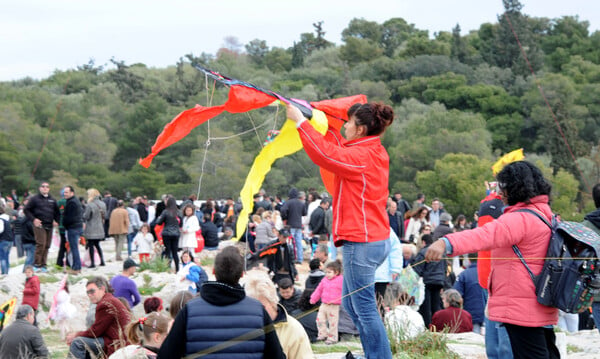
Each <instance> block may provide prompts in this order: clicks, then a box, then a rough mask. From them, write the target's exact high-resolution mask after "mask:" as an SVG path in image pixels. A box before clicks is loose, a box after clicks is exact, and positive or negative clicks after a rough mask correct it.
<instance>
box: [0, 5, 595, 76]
mask: <svg viewBox="0 0 600 359" xmlns="http://www.w3.org/2000/svg"><path fill="white" fill-rule="evenodd" d="M521 3H522V4H524V8H523V10H522V11H523V12H524V13H526V14H528V15H530V16H535V17H549V18H557V17H561V16H565V15H573V16H574V15H578V16H579V18H580V20H587V21H589V22H590V31H591V32H593V31H596V30H598V29H599V28H600V11H599V10H600V2H599V1H597V0H568V1H564V0H560V1H559V0H521ZM0 5H1V7H0V9H1V10H0V53H1V54H2V55H1V56H0V81H6V80H14V79H19V78H23V77H26V76H30V77H33V78H36V79H40V78H45V77H47V76H49V75H50V74H52V72H53V71H54V70H55V69H60V70H66V69H70V68H75V67H76V66H78V65H82V64H85V63H87V62H88V61H89V60H90V59H94V60H95V62H96V64H97V65H105V64H107V63H108V62H109V60H110V59H111V58H112V57H114V58H115V59H116V60H123V61H125V63H126V64H132V63H136V62H141V63H144V64H146V65H148V66H150V67H166V66H169V65H174V64H175V63H176V62H177V60H178V59H179V58H180V57H182V56H183V55H185V54H188V53H194V54H195V55H199V54H201V53H202V52H207V53H211V54H214V53H215V52H216V51H217V50H218V49H219V48H220V47H222V45H223V43H224V38H225V37H227V36H234V37H237V38H238V40H239V42H240V43H241V44H246V43H248V42H249V41H251V40H253V39H261V40H266V41H267V45H268V46H270V47H272V46H279V47H284V48H288V47H290V46H292V44H293V42H294V41H298V40H299V38H300V34H301V33H303V32H313V26H312V23H313V22H317V21H323V22H324V23H323V29H324V30H325V31H326V34H325V38H326V39H327V40H329V41H332V42H334V43H336V44H340V43H341V40H340V37H341V32H342V30H343V29H344V28H345V27H346V26H347V25H348V23H349V22H350V20H351V19H353V18H364V19H366V20H370V21H377V22H378V23H382V22H384V21H385V20H388V19H390V18H394V17H401V18H404V19H405V20H406V21H407V22H409V23H412V24H415V26H416V27H417V28H419V29H424V30H429V32H430V34H433V33H434V32H438V31H451V29H452V28H453V27H454V26H455V25H456V24H457V23H458V24H460V26H461V29H462V32H463V34H465V33H468V31H470V30H476V29H478V28H479V25H481V24H482V23H485V22H496V21H497V15H498V14H501V13H502V12H503V7H502V1H501V0H367V1H364V0H362V1H355V0H297V1H290V0H278V1H274V0H211V1H204V0H169V1H155V0H143V1H142V0H119V1H116V0H104V1H87V0H19V1H14V0H0Z"/></svg>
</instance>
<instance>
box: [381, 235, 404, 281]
mask: <svg viewBox="0 0 600 359" xmlns="http://www.w3.org/2000/svg"><path fill="white" fill-rule="evenodd" d="M388 241H390V244H391V249H390V254H389V255H388V257H387V258H386V259H385V260H384V261H383V263H381V264H380V265H379V267H377V270H375V282H376V283H390V282H391V281H392V273H396V274H400V272H402V267H403V264H404V257H402V243H400V240H399V239H398V236H396V233H394V231H390V239H388Z"/></svg>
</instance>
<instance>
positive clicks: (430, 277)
mask: <svg viewBox="0 0 600 359" xmlns="http://www.w3.org/2000/svg"><path fill="white" fill-rule="evenodd" d="M427 249H429V246H427V247H425V248H423V249H421V251H420V252H419V254H417V256H416V257H415V260H414V263H419V262H421V261H423V260H424V259H425V253H426V252H427ZM413 269H414V270H415V272H417V274H418V275H420V276H421V277H423V284H436V285H444V284H445V283H446V260H445V259H442V260H441V261H437V262H429V263H428V262H423V263H419V264H418V265H415V266H414V267H413Z"/></svg>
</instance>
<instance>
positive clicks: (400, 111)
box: [383, 100, 491, 183]
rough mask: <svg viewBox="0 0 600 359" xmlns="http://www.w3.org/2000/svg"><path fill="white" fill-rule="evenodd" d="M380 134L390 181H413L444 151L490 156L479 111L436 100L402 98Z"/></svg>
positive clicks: (481, 156) (488, 135)
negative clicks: (447, 105)
mask: <svg viewBox="0 0 600 359" xmlns="http://www.w3.org/2000/svg"><path fill="white" fill-rule="evenodd" d="M395 112H396V118H397V119H398V120H396V121H394V122H393V123H392V125H391V126H390V127H389V128H388V130H387V131H386V134H385V135H384V137H383V144H384V146H386V148H387V150H388V153H389V155H390V183H396V182H398V181H404V182H406V181H414V179H415V175H416V173H417V172H418V171H425V170H431V169H432V168H433V167H432V166H433V163H434V162H435V160H437V159H440V158H442V157H443V156H445V155H446V154H448V153H464V154H473V155H477V156H479V157H480V158H490V157H491V151H490V145H491V135H490V133H489V132H488V131H487V129H486V127H485V126H486V124H485V120H484V119H483V117H482V116H481V115H476V114H472V113H463V112H460V111H458V110H446V108H445V107H444V106H443V105H441V104H439V103H433V104H431V105H425V104H422V103H420V102H418V101H416V100H405V101H403V102H402V105H401V106H400V107H399V108H397V109H396V111H395Z"/></svg>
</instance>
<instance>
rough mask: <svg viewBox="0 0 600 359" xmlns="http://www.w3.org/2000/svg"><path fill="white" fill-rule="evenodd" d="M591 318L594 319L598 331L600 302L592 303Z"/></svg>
mask: <svg viewBox="0 0 600 359" xmlns="http://www.w3.org/2000/svg"><path fill="white" fill-rule="evenodd" d="M592 316H593V317H594V323H596V328H598V331H600V302H594V303H592Z"/></svg>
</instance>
